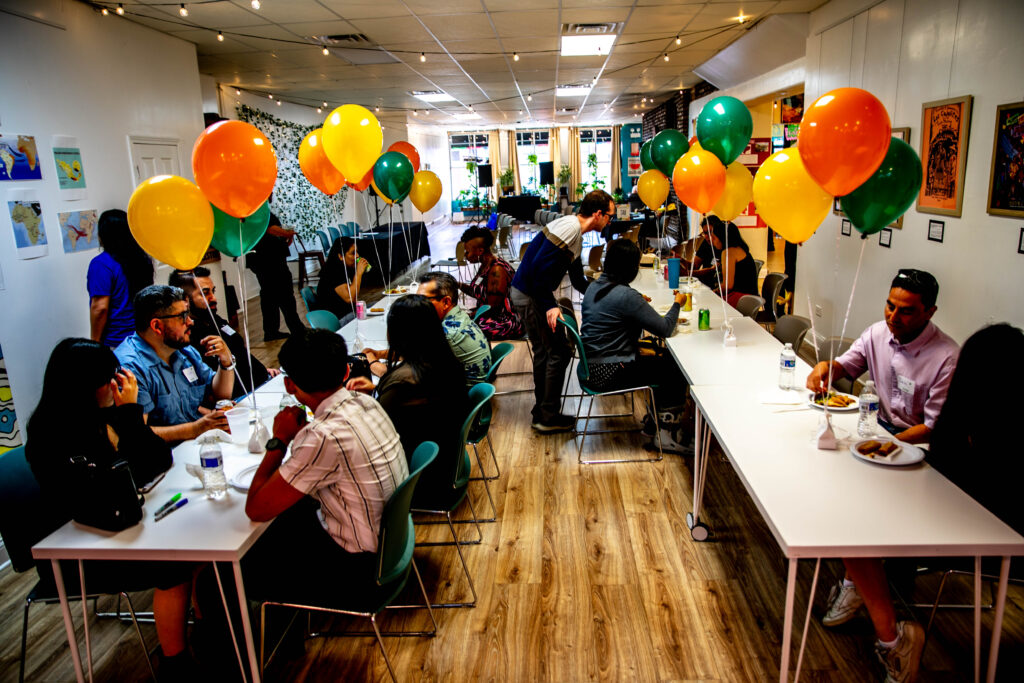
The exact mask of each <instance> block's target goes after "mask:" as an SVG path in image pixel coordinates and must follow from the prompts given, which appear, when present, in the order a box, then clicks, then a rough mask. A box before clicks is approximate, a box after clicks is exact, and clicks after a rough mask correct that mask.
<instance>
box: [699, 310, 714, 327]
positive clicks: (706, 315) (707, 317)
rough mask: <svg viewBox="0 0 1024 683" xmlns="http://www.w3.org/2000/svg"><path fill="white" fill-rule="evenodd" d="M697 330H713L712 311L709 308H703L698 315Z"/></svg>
mask: <svg viewBox="0 0 1024 683" xmlns="http://www.w3.org/2000/svg"><path fill="white" fill-rule="evenodd" d="M697 329H700V330H710V329H711V311H710V309H707V308H702V309H700V311H699V312H698V313H697Z"/></svg>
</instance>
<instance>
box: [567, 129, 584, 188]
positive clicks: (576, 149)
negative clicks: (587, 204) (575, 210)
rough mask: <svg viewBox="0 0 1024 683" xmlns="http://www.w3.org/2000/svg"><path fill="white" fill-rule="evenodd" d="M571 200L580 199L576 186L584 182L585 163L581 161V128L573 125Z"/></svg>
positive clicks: (570, 177)
mask: <svg viewBox="0 0 1024 683" xmlns="http://www.w3.org/2000/svg"><path fill="white" fill-rule="evenodd" d="M569 169H570V170H571V171H572V175H571V176H569V201H579V200H580V199H582V197H577V196H576V186H577V185H579V184H580V183H582V182H583V164H582V163H581V162H580V129H579V128H576V127H575V126H573V127H572V128H570V129H569Z"/></svg>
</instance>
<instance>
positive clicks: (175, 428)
mask: <svg viewBox="0 0 1024 683" xmlns="http://www.w3.org/2000/svg"><path fill="white" fill-rule="evenodd" d="M153 433H154V434H156V435H157V436H159V437H160V438H161V439H163V440H164V441H166V442H168V443H174V442H175V441H188V440H189V439H194V438H196V437H197V436H199V434H200V432H199V422H198V421H196V422H185V423H184V424H180V425H166V426H163V427H153Z"/></svg>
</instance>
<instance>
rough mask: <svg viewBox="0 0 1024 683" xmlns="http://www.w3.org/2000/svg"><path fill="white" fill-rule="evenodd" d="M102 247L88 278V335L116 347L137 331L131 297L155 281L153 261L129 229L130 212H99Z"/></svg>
mask: <svg viewBox="0 0 1024 683" xmlns="http://www.w3.org/2000/svg"><path fill="white" fill-rule="evenodd" d="M97 229H98V231H99V240H100V247H102V249H103V251H101V252H100V253H99V255H98V256H96V257H95V258H93V259H92V261H90V262H89V271H88V273H87V275H86V278H85V283H86V288H87V289H88V291H89V338H90V339H92V340H93V341H96V342H100V343H101V344H103V345H104V346H108V347H110V348H115V347H116V346H117V345H118V344H120V343H121V342H122V341H124V340H125V338H126V337H129V336H130V335H131V334H132V332H134V331H135V309H134V308H132V299H133V298H134V297H135V294H136V292H138V291H139V290H140V289H142V288H143V287H147V286H149V285H151V284H153V261H152V260H150V258H149V256H148V255H147V254H146V252H145V251H143V250H142V247H140V246H139V243H138V242H136V241H135V238H134V237H133V236H132V233H131V230H129V229H128V214H126V213H125V212H124V211H122V210H121V209H109V210H107V211H104V212H103V213H102V214H101V215H100V220H99V225H98V227H97Z"/></svg>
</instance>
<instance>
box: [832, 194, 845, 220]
mask: <svg viewBox="0 0 1024 683" xmlns="http://www.w3.org/2000/svg"><path fill="white" fill-rule="evenodd" d="M832 215H834V216H843V217H845V216H846V214H845V213H843V207H842V206H840V204H839V197H833V198H832Z"/></svg>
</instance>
